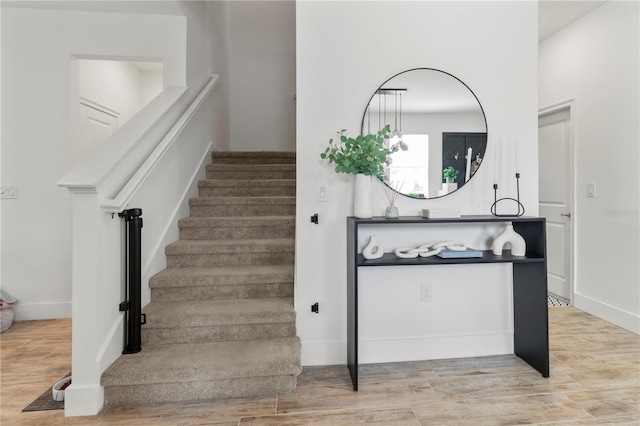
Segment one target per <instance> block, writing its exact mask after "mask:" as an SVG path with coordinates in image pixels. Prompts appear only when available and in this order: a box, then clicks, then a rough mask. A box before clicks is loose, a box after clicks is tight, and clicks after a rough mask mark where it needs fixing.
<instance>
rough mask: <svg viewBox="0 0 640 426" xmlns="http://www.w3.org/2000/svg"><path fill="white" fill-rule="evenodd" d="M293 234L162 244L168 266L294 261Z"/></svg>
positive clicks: (290, 262) (283, 262) (232, 264)
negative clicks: (279, 236)
mask: <svg viewBox="0 0 640 426" xmlns="http://www.w3.org/2000/svg"><path fill="white" fill-rule="evenodd" d="M294 248H295V243H294V240H293V239H292V238H271V239H223V240H196V239H194V240H178V241H176V242H173V243H171V244H169V245H168V246H167V247H166V248H165V254H166V256H167V267H169V268H180V267H185V266H224V265H228V266H242V265H282V264H293V261H294Z"/></svg>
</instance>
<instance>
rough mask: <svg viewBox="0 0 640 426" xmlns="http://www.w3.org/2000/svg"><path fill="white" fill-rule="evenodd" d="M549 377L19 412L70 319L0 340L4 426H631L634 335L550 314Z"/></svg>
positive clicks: (421, 376)
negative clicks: (74, 412) (89, 411)
mask: <svg viewBox="0 0 640 426" xmlns="http://www.w3.org/2000/svg"><path fill="white" fill-rule="evenodd" d="M549 318H550V324H549V331H550V346H551V378H549V379H544V378H543V377H542V376H541V375H540V374H539V373H537V372H536V371H535V370H533V368H531V367H530V366H528V365H527V364H526V363H524V362H523V361H522V360H520V359H519V358H517V357H515V356H513V355H504V356H492V357H479V358H463V359H446V360H430V361H415V362H403V363H389V364H373V365H362V366H361V370H360V374H361V376H360V377H361V379H360V380H361V382H360V391H359V392H353V390H352V388H351V382H350V379H349V375H348V370H347V368H346V366H344V365H340V366H323V367H305V368H304V369H303V372H302V375H301V376H300V377H299V378H298V389H297V391H296V392H295V393H294V394H290V395H285V396H280V397H265V398H243V399H229V400H216V401H204V402H190V403H182V404H161V405H143V406H134V407H116V408H108V409H105V410H104V411H103V412H102V413H100V414H99V415H97V416H93V417H79V418H78V417H75V418H64V416H63V411H60V410H58V411H46V412H28V413H22V412H21V410H22V409H23V408H24V407H26V406H27V405H28V404H29V403H30V402H31V401H33V400H34V399H35V398H37V397H38V396H39V395H40V394H41V393H42V392H43V391H44V390H45V389H47V387H50V386H51V385H52V384H53V383H54V382H55V381H56V380H58V379H60V378H61V377H62V376H64V375H65V374H66V373H68V372H69V371H70V369H71V322H70V320H47V321H23V322H16V323H14V326H13V327H12V328H11V329H10V330H8V331H7V332H5V333H3V334H2V335H1V337H0V360H1V362H2V365H1V374H2V375H1V377H0V381H1V393H0V398H1V413H0V423H1V424H2V425H3V426H5V425H65V424H70V425H94V424H95V425H103V424H110V425H205V424H206V425H245V424H247V425H254V424H255V425H309V424H313V425H319V424H325V425H327V424H331V425H352V424H383V425H474V426H477V425H516V424H518V425H522V424H544V425H638V424H640V336H638V335H636V334H634V333H631V332H628V331H626V330H623V329H621V328H618V327H616V326H613V325H611V324H609V323H607V322H605V321H602V320H600V319H598V318H595V317H593V316H591V315H588V314H585V313H583V312H581V311H578V310H577V309H575V308H573V307H561V308H550V310H549Z"/></svg>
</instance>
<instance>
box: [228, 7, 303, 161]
mask: <svg viewBox="0 0 640 426" xmlns="http://www.w3.org/2000/svg"><path fill="white" fill-rule="evenodd" d="M295 7H296V2H294V1H239V2H232V3H231V5H230V13H231V15H230V16H231V18H230V19H231V28H230V30H231V33H230V34H231V55H230V67H231V69H230V70H231V94H232V98H231V148H232V149H233V150H236V151H295V136H296V135H295V129H296V123H295V108H296V102H295V99H294V95H295V92H296V81H295V69H296V65H295V64H296V55H295V25H294V23H295Z"/></svg>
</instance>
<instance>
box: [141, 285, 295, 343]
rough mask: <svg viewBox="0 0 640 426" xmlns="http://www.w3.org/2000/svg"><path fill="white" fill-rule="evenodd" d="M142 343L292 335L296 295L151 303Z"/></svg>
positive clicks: (273, 337) (145, 311)
mask: <svg viewBox="0 0 640 426" xmlns="http://www.w3.org/2000/svg"><path fill="white" fill-rule="evenodd" d="M144 313H145V314H146V317H147V322H146V324H145V325H144V326H143V327H142V343H143V345H158V344H173V343H201V342H216V341H235V340H252V339H275V338H282V337H293V336H295V334H296V325H295V319H296V313H295V311H294V309H293V298H291V297H283V298H271V299H245V300H199V301H187V302H152V303H150V304H148V305H147V306H146V307H145V308H144Z"/></svg>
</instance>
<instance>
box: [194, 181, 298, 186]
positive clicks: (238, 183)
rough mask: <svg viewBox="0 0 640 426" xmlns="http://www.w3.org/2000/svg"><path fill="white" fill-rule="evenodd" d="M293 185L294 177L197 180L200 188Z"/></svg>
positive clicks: (294, 182)
mask: <svg viewBox="0 0 640 426" xmlns="http://www.w3.org/2000/svg"><path fill="white" fill-rule="evenodd" d="M242 186H249V187H272V186H275V187H278V186H285V187H295V186H296V180H295V179H265V180H254V179H206V180H201V181H199V182H198V187H200V188H217V187H223V188H228V187H242Z"/></svg>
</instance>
